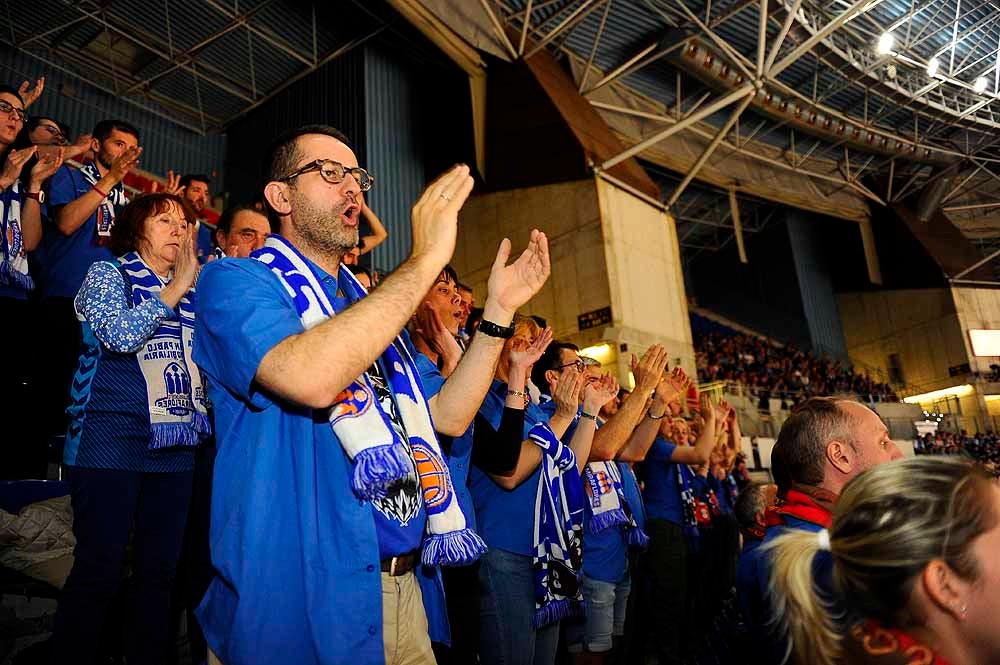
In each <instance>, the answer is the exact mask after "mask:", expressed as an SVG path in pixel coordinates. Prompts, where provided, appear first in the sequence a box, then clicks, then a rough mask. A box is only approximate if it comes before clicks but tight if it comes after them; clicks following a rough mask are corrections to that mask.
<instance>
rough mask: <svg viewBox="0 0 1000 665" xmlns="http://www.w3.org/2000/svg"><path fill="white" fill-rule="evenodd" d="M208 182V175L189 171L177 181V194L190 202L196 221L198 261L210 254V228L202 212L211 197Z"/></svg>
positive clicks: (205, 258) (203, 260)
mask: <svg viewBox="0 0 1000 665" xmlns="http://www.w3.org/2000/svg"><path fill="white" fill-rule="evenodd" d="M168 181H169V177H168ZM208 184H209V180H208V176H207V175H199V174H197V173H189V174H187V175H185V176H183V177H181V179H180V180H179V181H178V182H177V186H178V188H179V192H178V196H180V197H181V198H182V199H184V200H185V201H187V202H188V203H189V204H191V208H193V209H194V214H195V216H196V218H197V221H198V261H199V262H201V263H205V261H207V260H208V257H210V256H211V255H212V235H213V234H212V228H211V227H209V226H208V225H207V224H206V223H205V221H206V220H205V215H204V214H202V213H203V212H204V210H205V206H207V205H208V202H209V201H210V200H211V198H212V197H211V195H210V194H209V193H208Z"/></svg>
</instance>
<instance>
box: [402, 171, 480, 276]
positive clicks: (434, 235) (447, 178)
mask: <svg viewBox="0 0 1000 665" xmlns="http://www.w3.org/2000/svg"><path fill="white" fill-rule="evenodd" d="M472 185H473V180H472V176H471V175H469V167H468V166H466V165H464V164H459V165H458V166H455V167H453V168H452V169H450V170H449V171H447V172H446V173H445V174H444V175H442V176H441V177H439V178H438V179H437V180H435V181H434V182H432V183H431V184H430V185H428V187H427V189H425V190H424V193H423V194H421V195H420V198H419V199H418V200H417V202H416V203H415V204H414V205H413V209H412V210H411V212H410V222H411V225H412V227H413V249H412V250H411V253H410V256H411V257H413V258H414V259H419V260H426V261H429V262H430V264H431V265H432V266H433V269H434V272H439V271H440V270H441V268H442V267H443V266H444V265H445V264H446V263H448V261H449V260H451V255H452V254H454V253H455V240H456V238H457V237H458V211H459V210H461V209H462V206H463V205H464V204H465V200H466V199H467V198H469V193H470V192H471V191H472Z"/></svg>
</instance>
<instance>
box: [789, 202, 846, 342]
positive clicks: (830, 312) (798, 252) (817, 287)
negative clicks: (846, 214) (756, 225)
mask: <svg viewBox="0 0 1000 665" xmlns="http://www.w3.org/2000/svg"><path fill="white" fill-rule="evenodd" d="M787 222H788V224H787V226H788V239H789V242H790V243H791V246H792V258H793V260H794V261H795V272H796V274H797V275H798V278H799V289H800V291H801V293H802V309H803V311H804V312H805V316H806V321H807V322H808V324H809V337H810V339H811V341H812V347H813V351H815V352H819V353H826V354H828V355H830V356H832V357H834V358H839V359H842V360H847V342H845V341H844V329H843V325H842V323H841V319H840V310H839V309H838V308H837V297H836V295H835V294H834V290H833V277H832V275H831V272H830V267H829V265H828V263H827V261H828V259H827V256H828V253H827V252H825V251H824V248H823V241H822V238H821V237H820V235H819V233H818V231H819V229H820V224H821V223H822V221H821V220H818V219H810V218H809V216H808V215H807V214H806V213H802V212H799V211H797V210H792V209H789V210H788V212H787Z"/></svg>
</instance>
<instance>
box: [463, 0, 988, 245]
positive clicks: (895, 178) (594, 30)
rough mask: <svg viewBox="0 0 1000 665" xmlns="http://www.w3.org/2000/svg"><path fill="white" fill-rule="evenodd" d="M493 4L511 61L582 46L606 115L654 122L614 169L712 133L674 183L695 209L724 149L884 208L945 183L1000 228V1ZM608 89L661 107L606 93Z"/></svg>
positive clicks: (579, 79)
mask: <svg viewBox="0 0 1000 665" xmlns="http://www.w3.org/2000/svg"><path fill="white" fill-rule="evenodd" d="M479 2H480V3H481V4H482V5H483V6H484V7H485V8H487V9H488V10H489V11H490V13H491V14H492V15H493V16H494V17H495V21H496V25H497V30H498V35H500V36H502V38H503V40H504V41H505V42H506V47H507V49H508V50H509V52H510V55H511V57H525V58H528V57H531V55H533V54H534V53H535V52H536V51H538V50H539V49H542V48H545V49H548V50H549V51H550V52H552V53H553V54H556V55H557V56H560V57H563V58H567V59H569V60H570V61H571V62H574V63H576V66H574V67H572V69H573V72H574V76H575V78H576V83H577V84H578V87H579V91H580V93H581V94H582V95H584V97H586V98H587V99H589V100H590V101H591V103H592V105H593V106H594V107H595V108H597V109H598V111H599V112H600V113H601V114H602V115H604V116H605V117H606V118H608V119H609V120H610V119H611V118H612V117H613V116H615V115H622V116H629V117H632V118H641V119H642V120H643V121H646V124H645V125H644V127H653V128H654V129H651V130H649V131H647V132H646V133H644V134H643V135H642V136H637V137H633V140H632V141H631V142H630V143H629V144H627V145H626V147H625V149H624V150H623V151H622V152H621V153H620V154H619V155H616V156H614V157H611V158H610V159H608V160H606V161H605V162H604V163H603V164H600V165H597V169H598V170H600V169H607V168H610V167H611V166H613V165H615V164H617V163H618V162H620V161H622V160H624V159H626V158H628V157H633V156H635V157H638V158H640V159H652V157H650V155H651V154H652V151H653V150H655V148H656V147H657V146H658V145H659V146H662V145H663V144H664V141H667V140H668V139H670V138H671V137H675V136H681V135H683V134H685V133H688V132H694V133H700V134H701V135H702V136H703V138H705V139H706V140H707V143H703V145H704V147H703V149H702V152H701V154H700V155H699V156H698V158H697V160H695V161H694V163H693V164H692V165H691V166H690V167H689V168H687V169H685V170H684V171H683V172H681V174H680V175H681V177H680V180H679V181H678V182H674V183H671V184H668V185H664V189H663V196H664V199H665V202H666V203H667V204H668V205H670V206H671V207H673V208H674V209H675V210H674V212H675V213H676V215H677V216H679V221H684V218H685V217H689V215H688V214H687V211H688V210H689V209H688V207H687V206H688V205H689V203H687V202H686V201H687V200H688V199H689V198H690V197H688V196H687V193H688V191H689V189H690V188H691V187H692V185H693V184H694V183H696V181H697V180H698V179H699V175H700V174H701V173H702V170H703V169H704V168H705V166H706V164H708V163H709V162H710V160H712V158H713V156H716V157H717V156H718V155H717V153H724V154H725V155H727V156H729V155H738V156H742V157H746V158H747V159H750V160H755V161H757V162H761V163H763V164H764V165H767V166H770V167H772V168H773V169H777V170H781V171H783V172H786V173H795V174H798V175H806V176H809V177H810V178H812V179H814V180H816V181H817V182H819V181H822V182H824V183H826V185H827V186H830V185H835V186H836V187H840V188H846V189H849V190H850V191H852V192H854V193H856V194H857V195H859V196H863V197H865V198H866V199H868V200H870V201H873V202H877V203H881V204H889V203H893V202H897V201H900V200H902V199H904V198H906V197H908V196H910V195H911V194H914V193H915V192H917V191H920V190H921V189H923V188H924V187H926V186H927V185H930V184H932V183H934V182H938V186H939V187H941V188H942V190H943V191H942V194H941V206H942V207H943V210H944V211H945V212H946V213H947V214H948V215H949V217H950V218H951V220H952V221H953V222H954V223H955V224H956V225H958V226H959V227H960V228H962V229H963V231H964V232H965V233H966V234H967V235H968V236H969V237H970V238H972V239H974V240H977V241H979V244H980V245H984V246H992V244H991V243H990V242H988V241H989V240H990V239H991V238H994V237H1000V103H998V100H1000V94H998V91H1000V0H860V1H854V0H714V1H713V0H479ZM501 25H502V26H505V28H506V30H503V31H501V30H500V26H501ZM608 86H622V87H624V88H627V89H628V90H629V91H631V92H632V93H634V94H635V95H636V96H637V97H641V98H643V99H645V100H648V101H650V102H652V103H654V104H655V105H657V106H658V108H659V109H660V110H659V111H655V110H651V107H646V106H643V107H639V106H637V105H636V104H613V103H608V102H607V101H601V100H600V99H598V97H599V96H600V95H599V92H600V91H601V90H602V89H604V88H606V87H608ZM671 185H672V186H671ZM724 196H725V191H724V188H719V189H718V190H717V191H716V197H717V198H724ZM700 197H701V198H702V199H704V195H703V194H702V195H700ZM742 200H743V199H741V204H742ZM723 203H724V202H723ZM678 204H679V206H680V207H678ZM715 207H716V208H718V209H719V210H722V211H725V209H726V208H727V207H728V206H727V205H722V204H721V203H720V204H719V205H716V206H715ZM727 214H728V213H727ZM719 221H720V218H719V217H718V216H716V217H712V216H709V217H708V218H702V219H701V220H700V222H701V223H702V224H703V225H707V226H711V225H712V224H715V223H718V222H719ZM680 232H681V236H682V238H683V237H684V235H685V231H684V230H681V231H680Z"/></svg>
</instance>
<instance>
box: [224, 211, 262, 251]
mask: <svg viewBox="0 0 1000 665" xmlns="http://www.w3.org/2000/svg"><path fill="white" fill-rule="evenodd" d="M269 235H271V222H270V221H268V219H267V215H265V214H264V213H263V212H261V211H260V210H257V209H256V208H254V207H253V206H249V205H236V206H230V207H229V208H226V209H225V210H224V211H223V212H222V215H221V216H220V217H219V222H218V224H216V227H215V245H216V250H215V258H217V259H221V258H224V257H226V256H229V257H232V258H234V259H245V258H247V257H248V256H250V253H251V252H253V251H254V250H257V249H260V248H261V247H263V246H264V241H265V240H267V237H268V236H269Z"/></svg>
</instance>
